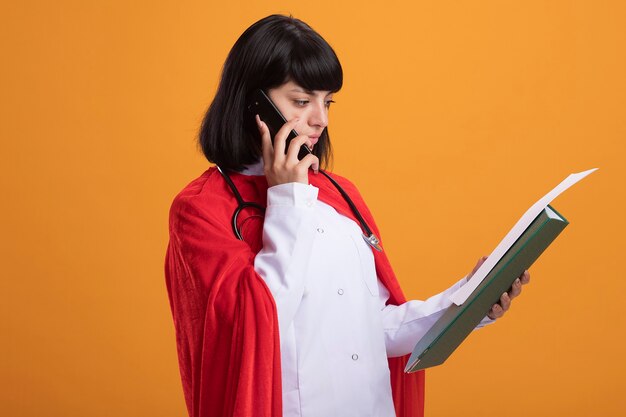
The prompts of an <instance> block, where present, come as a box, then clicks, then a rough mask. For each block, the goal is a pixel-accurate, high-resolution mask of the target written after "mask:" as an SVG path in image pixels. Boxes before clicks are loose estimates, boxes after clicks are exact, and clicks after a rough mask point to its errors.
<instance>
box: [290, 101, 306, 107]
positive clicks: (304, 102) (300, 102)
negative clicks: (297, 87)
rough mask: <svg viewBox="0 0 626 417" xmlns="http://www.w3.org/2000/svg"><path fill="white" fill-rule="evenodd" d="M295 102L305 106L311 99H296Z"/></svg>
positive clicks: (299, 105)
mask: <svg viewBox="0 0 626 417" xmlns="http://www.w3.org/2000/svg"><path fill="white" fill-rule="evenodd" d="M293 102H294V103H295V104H296V106H298V107H304V106H306V105H307V104H308V102H309V100H294V101H293Z"/></svg>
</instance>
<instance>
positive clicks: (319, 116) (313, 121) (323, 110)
mask: <svg viewBox="0 0 626 417" xmlns="http://www.w3.org/2000/svg"><path fill="white" fill-rule="evenodd" d="M309 125H310V126H314V127H318V128H322V129H324V128H325V127H326V126H327V125H328V108H327V107H326V102H325V101H323V100H322V101H321V102H316V103H315V105H314V106H313V107H312V110H311V114H310V117H309Z"/></svg>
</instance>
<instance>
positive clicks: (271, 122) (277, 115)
mask: <svg viewBox="0 0 626 417" xmlns="http://www.w3.org/2000/svg"><path fill="white" fill-rule="evenodd" d="M248 110H249V111H250V113H251V114H252V117H254V116H255V115H257V114H258V115H259V117H260V118H261V120H262V121H263V122H265V124H266V125H267V127H268V129H269V131H270V135H271V136H272V141H274V137H275V136H276V133H278V131H279V130H280V128H281V127H283V125H284V124H285V123H287V120H285V117H284V116H283V115H282V113H281V112H280V110H278V107H276V105H275V104H274V103H273V102H272V100H270V98H269V97H268V96H267V94H265V92H264V91H263V90H261V89H258V90H256V91H255V92H254V93H253V95H252V100H251V102H250V104H249V105H248ZM296 136H298V132H296V131H295V130H293V129H292V130H291V132H289V135H288V136H287V142H286V146H285V153H287V149H289V143H290V142H291V140H292V139H294V138H295V137H296ZM310 153H313V152H311V150H310V149H309V147H308V146H306V145H302V146H301V147H300V152H298V159H302V158H304V157H305V156H307V155H308V154H310Z"/></svg>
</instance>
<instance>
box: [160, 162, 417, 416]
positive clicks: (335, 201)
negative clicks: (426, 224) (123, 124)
mask: <svg viewBox="0 0 626 417" xmlns="http://www.w3.org/2000/svg"><path fill="white" fill-rule="evenodd" d="M230 176H231V178H232V180H233V182H234V183H235V185H236V187H237V189H238V190H239V192H240V193H241V195H242V197H243V199H244V200H245V201H253V202H256V203H259V204H261V205H263V206H265V205H266V203H267V181H266V180H265V177H264V176H248V175H242V174H238V173H232V174H231V175H230ZM332 176H333V178H334V179H335V180H336V181H337V182H339V184H340V185H341V186H342V187H343V188H344V190H345V191H346V192H347V193H348V195H349V196H350V197H351V198H352V200H353V201H354V204H355V205H356V206H357V208H358V209H359V211H360V212H361V215H362V216H363V218H364V219H365V221H366V222H367V224H368V225H369V226H370V228H371V229H372V231H373V232H374V233H375V234H376V235H377V236H380V234H379V232H378V228H377V227H376V224H375V223H374V219H373V218H372V215H371V213H370V211H369V209H368V208H367V206H366V205H365V202H364V201H363V198H362V197H361V195H360V194H359V192H358V190H357V189H356V187H355V186H354V185H353V184H352V183H350V182H349V181H348V180H346V179H345V178H342V177H340V176H337V175H335V174H332ZM309 182H310V184H311V185H314V186H316V187H318V188H319V190H320V191H319V195H318V198H319V200H321V201H323V202H325V203H327V204H329V205H331V206H332V207H334V208H335V209H336V210H337V211H338V212H339V213H341V214H343V215H345V216H347V217H349V218H351V219H353V220H355V221H356V222H357V223H358V221H357V220H356V219H355V218H354V215H353V213H352V211H351V210H350V207H349V206H348V204H347V203H346V202H345V200H344V199H343V197H342V196H341V194H339V192H338V191H337V189H336V188H335V187H334V186H333V185H332V184H331V183H330V181H329V180H328V179H327V178H325V177H324V176H323V175H320V174H318V175H314V174H312V173H311V174H310V175H309ZM236 207H237V202H236V200H235V197H234V196H233V193H232V191H231V190H230V188H228V185H227V184H226V182H225V181H224V179H223V178H222V176H221V175H220V173H219V172H218V171H217V169H216V168H210V169H208V170H207V171H206V172H204V173H203V174H202V175H201V176H200V177H199V178H197V179H196V180H194V181H192V182H191V183H190V184H189V185H187V187H185V188H184V189H183V190H182V191H181V192H180V193H179V194H178V195H177V196H176V198H175V199H174V202H173V203H172V207H171V209H170V227H169V231H170V242H169V245H168V248H167V254H166V259H165V277H166V283H167V290H168V294H169V300H170V306H171V308H172V315H173V317H174V325H175V327H176V342H177V346H178V359H179V365H180V373H181V377H182V381H183V390H184V393H185V400H186V402H187V408H188V410H189V415H190V417H209V416H211V417H216V416H222V417H230V416H236V417H248V416H253V415H254V416H261V417H282V386H281V370H280V348H279V346H280V345H279V339H278V321H277V318H276V306H275V304H274V299H273V297H272V294H271V293H270V291H269V289H268V288H267V286H266V285H265V282H264V281H263V279H262V278H261V277H260V276H259V275H258V274H257V273H256V272H255V270H254V267H253V266H254V257H255V256H256V254H257V252H258V251H259V250H260V249H261V247H262V240H261V236H262V230H263V221H262V219H261V218H259V217H250V218H248V219H247V220H245V225H244V226H243V235H244V238H245V241H240V240H238V239H237V238H236V237H235V236H234V234H233V231H232V228H231V217H232V215H233V213H234V211H235V209H236ZM241 216H243V213H242V215H241ZM373 252H374V259H375V262H376V272H377V274H378V278H379V279H380V280H381V282H382V283H383V284H384V285H385V286H386V287H387V289H388V290H389V292H390V294H391V295H390V298H389V301H388V304H395V305H397V304H401V303H403V302H405V301H406V299H405V298H404V295H403V293H402V290H401V289H400V285H399V283H398V280H397V279H396V276H395V274H394V273H393V270H392V269H391V265H390V264H389V260H388V259H387V256H386V254H385V252H377V251H373ZM407 359H408V356H405V357H401V358H391V359H389V369H390V371H391V387H392V391H393V401H394V405H395V409H396V414H397V416H398V417H422V416H423V415H424V372H417V373H414V374H405V373H404V372H403V371H404V366H405V364H406V361H407Z"/></svg>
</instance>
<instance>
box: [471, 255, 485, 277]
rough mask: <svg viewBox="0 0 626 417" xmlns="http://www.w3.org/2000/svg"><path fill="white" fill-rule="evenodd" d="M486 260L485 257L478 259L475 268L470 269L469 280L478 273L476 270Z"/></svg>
mask: <svg viewBox="0 0 626 417" xmlns="http://www.w3.org/2000/svg"><path fill="white" fill-rule="evenodd" d="M486 260H487V257H486V256H482V257H481V258H480V259H478V262H476V266H475V267H474V269H472V272H470V274H469V278H471V277H472V276H474V274H475V273H476V271H478V269H479V268H480V267H481V266H482V264H484V263H485V261H486Z"/></svg>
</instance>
